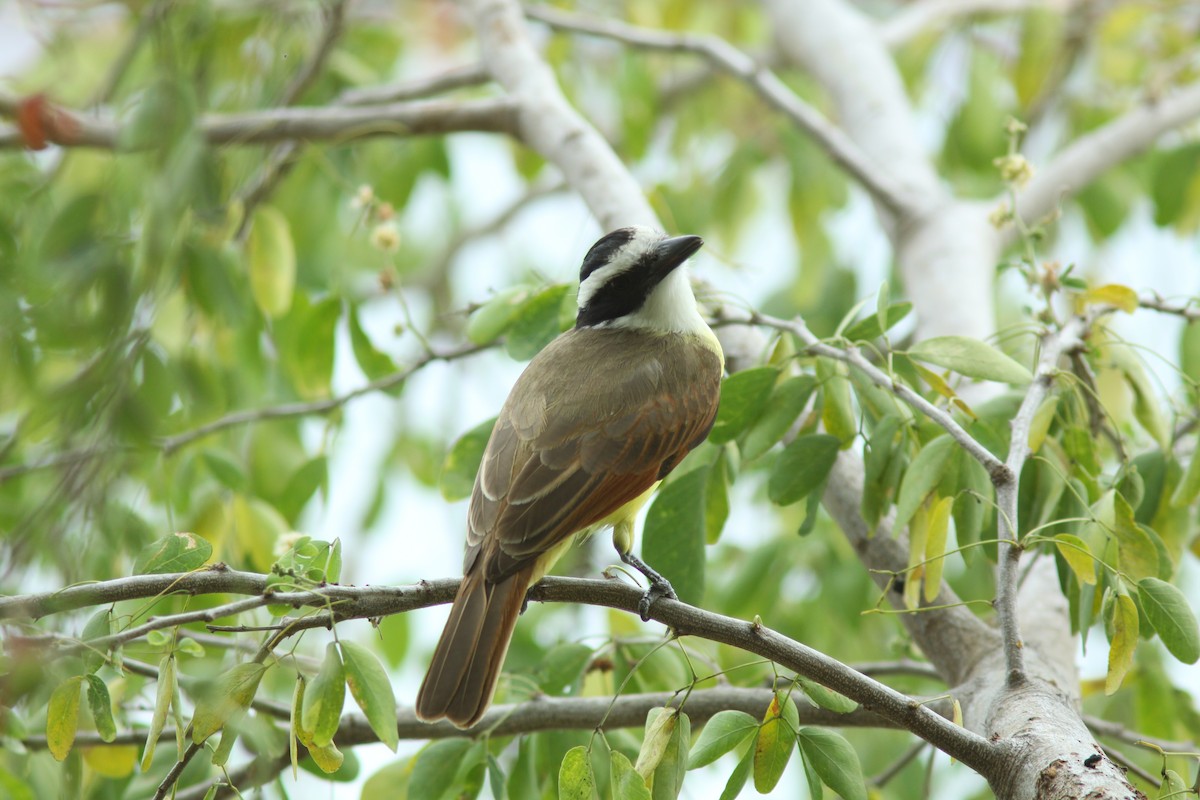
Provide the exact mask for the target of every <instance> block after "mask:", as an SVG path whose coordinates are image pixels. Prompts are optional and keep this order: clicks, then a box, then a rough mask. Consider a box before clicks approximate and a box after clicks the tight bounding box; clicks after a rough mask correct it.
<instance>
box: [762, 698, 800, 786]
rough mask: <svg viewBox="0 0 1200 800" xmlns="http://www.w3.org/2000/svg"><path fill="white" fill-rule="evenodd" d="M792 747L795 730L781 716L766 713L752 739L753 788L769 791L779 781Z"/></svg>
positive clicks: (794, 742) (789, 757)
mask: <svg viewBox="0 0 1200 800" xmlns="http://www.w3.org/2000/svg"><path fill="white" fill-rule="evenodd" d="M773 702H774V701H772V704H773ZM794 749H796V733H795V731H794V730H793V729H791V728H790V727H788V724H787V722H786V721H784V720H783V718H782V717H779V716H770V715H768V717H767V721H766V722H764V723H763V724H762V727H761V728H759V729H758V738H757V739H755V740H754V788H755V789H756V790H758V793H759V794H768V793H770V792H771V791H772V790H773V789H774V788H775V785H776V784H777V783H779V779H780V778H781V777H782V776H783V770H784V769H785V768H786V767H787V764H788V761H789V760H791V757H792V751H793V750H794Z"/></svg>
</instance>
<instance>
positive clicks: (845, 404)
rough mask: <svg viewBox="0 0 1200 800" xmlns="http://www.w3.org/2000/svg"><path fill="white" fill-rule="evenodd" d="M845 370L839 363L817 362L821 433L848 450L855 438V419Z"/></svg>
mask: <svg viewBox="0 0 1200 800" xmlns="http://www.w3.org/2000/svg"><path fill="white" fill-rule="evenodd" d="M848 372H849V368H848V367H847V366H846V365H845V364H843V363H841V362H840V361H830V360H829V359H825V358H819V359H817V379H818V380H819V381H820V383H821V424H822V425H824V426H825V432H826V433H828V434H829V435H830V436H835V437H837V439H838V441H839V442H841V443H842V445H843V446H844V447H849V446H850V443H851V442H852V441H854V437H855V436H857V435H858V418H857V417H856V416H855V414H854V405H853V403H851V401H850V381H849V380H848V379H847V377H846V375H847V374H848Z"/></svg>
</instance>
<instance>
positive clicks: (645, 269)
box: [575, 226, 707, 333]
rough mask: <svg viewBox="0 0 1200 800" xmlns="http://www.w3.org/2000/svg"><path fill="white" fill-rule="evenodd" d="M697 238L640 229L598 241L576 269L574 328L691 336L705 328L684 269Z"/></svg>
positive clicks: (623, 230)
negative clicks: (624, 328) (661, 332)
mask: <svg viewBox="0 0 1200 800" xmlns="http://www.w3.org/2000/svg"><path fill="white" fill-rule="evenodd" d="M702 244H704V240H703V239H701V238H700V237H699V236H674V237H668V236H667V235H666V234H664V233H661V232H659V231H656V230H654V229H653V228H646V227H642V226H632V227H628V228H618V229H617V230H615V231H612V232H611V233H606V234H605V235H604V236H602V237H600V239H599V241H597V242H596V243H595V244H594V245H592V248H591V249H590V250H588V252H587V255H586V256H584V258H583V265H582V266H581V267H580V269H579V313H578V315H577V316H576V318H575V327H577V328H600V327H614V328H615V327H629V328H649V329H651V330H660V331H676V332H681V333H687V332H694V331H698V330H700V329H701V327H704V328H705V329H707V328H706V326H704V320H703V319H702V318H701V316H700V313H699V311H698V310H697V309H696V298H695V296H694V295H693V294H692V289H691V286H690V284H689V283H688V279H687V273H686V270H683V269H679V267H681V266H682V265H683V264H684V262H686V261H687V260H688V258H689V257H690V256H691V255H692V254H693V253H695V252H696V251H697V250H699V249H700V246H701V245H702Z"/></svg>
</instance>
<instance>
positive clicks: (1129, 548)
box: [1110, 492, 1158, 580]
mask: <svg viewBox="0 0 1200 800" xmlns="http://www.w3.org/2000/svg"><path fill="white" fill-rule="evenodd" d="M1112 497H1113V512H1114V515H1115V517H1114V522H1113V526H1112V529H1111V531H1110V532H1111V533H1112V535H1113V536H1114V537H1115V538H1116V540H1117V548H1118V553H1119V554H1120V560H1121V570H1122V571H1123V572H1125V573H1127V574H1128V575H1129V576H1131V577H1132V578H1133V579H1134V580H1141V579H1142V578H1146V577H1150V576H1153V575H1157V574H1158V548H1157V547H1155V546H1154V541H1153V540H1152V539H1151V538H1150V536H1149V535H1147V533H1146V532H1145V531H1144V530H1142V529H1141V528H1140V527H1138V524H1137V522H1135V521H1134V518H1133V509H1132V508H1131V507H1130V505H1129V503H1128V502H1126V500H1125V498H1124V497H1122V496H1121V495H1120V493H1117V492H1113V493H1112Z"/></svg>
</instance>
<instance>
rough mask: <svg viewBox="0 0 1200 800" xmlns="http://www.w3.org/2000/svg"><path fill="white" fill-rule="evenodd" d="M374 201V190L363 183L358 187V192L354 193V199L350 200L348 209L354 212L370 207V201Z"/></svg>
mask: <svg viewBox="0 0 1200 800" xmlns="http://www.w3.org/2000/svg"><path fill="white" fill-rule="evenodd" d="M374 199H375V190H374V189H372V188H371V187H370V185H369V184H366V183H364V184H363V185H362V186H360V187H358V191H357V192H355V193H354V197H352V198H351V199H350V207H351V208H353V209H354V210H355V211H359V210H361V209H364V208H366V207H367V206H369V205H371V201H372V200H374Z"/></svg>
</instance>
